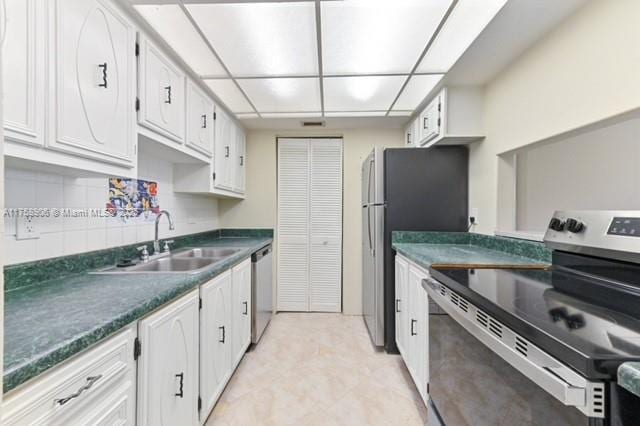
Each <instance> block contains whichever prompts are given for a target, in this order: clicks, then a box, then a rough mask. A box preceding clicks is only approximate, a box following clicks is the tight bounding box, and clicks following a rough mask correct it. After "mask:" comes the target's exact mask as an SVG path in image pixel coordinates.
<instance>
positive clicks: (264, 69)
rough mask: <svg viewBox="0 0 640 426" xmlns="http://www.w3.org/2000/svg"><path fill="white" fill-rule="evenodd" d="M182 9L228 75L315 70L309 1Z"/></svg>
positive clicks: (312, 14) (308, 72) (312, 10)
mask: <svg viewBox="0 0 640 426" xmlns="http://www.w3.org/2000/svg"><path fill="white" fill-rule="evenodd" d="M186 7H187V9H188V10H189V12H190V13H191V15H192V16H193V18H194V20H195V21H196V22H197V23H198V26H199V27H200V28H201V29H202V32H203V33H204V34H205V35H206V37H207V39H208V40H209V42H210V43H211V45H212V46H213V47H214V49H216V52H217V53H218V54H219V55H220V59H221V60H222V61H223V62H224V63H225V65H226V66H227V67H228V68H229V71H230V72H231V73H232V74H233V75H234V76H236V77H238V76H245V77H246V76H281V75H314V74H317V73H318V54H317V50H318V49H317V38H316V21H315V6H314V3H313V2H294V3H291V2H282V3H280V2H275V3H217V4H211V3H210V4H187V5H186Z"/></svg>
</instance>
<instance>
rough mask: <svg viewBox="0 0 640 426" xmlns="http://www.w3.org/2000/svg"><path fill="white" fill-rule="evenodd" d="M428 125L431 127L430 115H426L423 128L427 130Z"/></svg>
mask: <svg viewBox="0 0 640 426" xmlns="http://www.w3.org/2000/svg"><path fill="white" fill-rule="evenodd" d="M427 127H429V117H425V118H424V120H423V122H422V128H423V129H425V130H426V129H427Z"/></svg>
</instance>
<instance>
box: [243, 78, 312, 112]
mask: <svg viewBox="0 0 640 426" xmlns="http://www.w3.org/2000/svg"><path fill="white" fill-rule="evenodd" d="M238 83H239V84H240V86H241V87H242V90H244V91H245V93H246V94H247V96H248V97H249V99H251V102H253V104H254V105H255V106H256V108H257V109H258V111H259V112H260V113H262V112H307V111H320V109H321V108H320V80H319V79H318V78H314V77H310V78H255V79H247V80H238Z"/></svg>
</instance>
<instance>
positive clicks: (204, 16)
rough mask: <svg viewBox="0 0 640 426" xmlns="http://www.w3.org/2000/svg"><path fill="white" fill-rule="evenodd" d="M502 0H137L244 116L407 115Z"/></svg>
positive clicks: (172, 43)
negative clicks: (235, 0)
mask: <svg viewBox="0 0 640 426" xmlns="http://www.w3.org/2000/svg"><path fill="white" fill-rule="evenodd" d="M506 1H507V0H343V1H336V0H290V1H287V0H285V1H283V0H279V1H273V2H268V1H264V0H253V1H251V0H237V2H234V1H232V0H223V1H221V0H210V1H207V0H131V2H132V3H134V4H135V8H136V10H137V11H138V12H139V13H140V14H141V15H142V17H143V18H144V19H145V20H146V21H147V22H148V23H149V24H150V25H151V27H153V29H154V30H155V31H156V32H157V33H158V34H159V35H160V36H161V37H162V38H163V39H164V40H165V41H166V42H167V44H168V45H169V46H171V48H172V49H173V50H175V51H176V53H177V54H178V55H180V57H181V58H182V60H183V61H184V62H185V63H187V64H188V65H189V66H190V67H191V68H192V70H193V71H194V72H195V73H196V74H198V75H199V76H200V77H201V78H202V79H203V81H204V82H205V83H206V84H207V85H208V86H209V87H210V88H211V89H212V90H213V92H214V93H215V94H216V95H217V96H218V98H220V100H221V101H222V102H224V104H225V105H226V106H227V107H228V108H229V109H230V110H231V111H232V112H234V113H235V114H236V116H238V118H243V119H254V118H284V117H290V118H300V117H323V116H324V117H379V116H394V117H400V118H401V117H405V118H406V117H408V116H409V115H411V113H412V112H413V111H414V110H415V108H416V107H418V105H419V104H420V103H421V102H422V101H423V99H424V97H425V96H426V95H427V94H428V93H429V91H430V90H431V89H433V88H434V87H435V86H436V85H437V84H438V82H439V81H440V80H441V79H442V77H443V75H444V74H445V73H446V72H447V71H448V70H449V69H450V68H451V66H452V65H453V64H454V63H455V62H456V60H458V58H459V57H460V56H461V55H462V54H463V53H464V51H465V50H466V49H467V48H468V47H469V45H470V44H471V43H472V42H473V41H474V40H475V39H476V37H477V36H478V35H479V34H480V33H481V32H482V30H483V29H484V28H485V26H486V25H487V23H489V22H490V21H491V19H492V18H493V17H494V16H495V15H496V13H497V12H498V11H499V10H500V9H501V8H502V7H503V6H504V4H505V2H506ZM509 1H513V0H509ZM154 3H155V4H154Z"/></svg>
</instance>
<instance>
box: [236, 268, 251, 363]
mask: <svg viewBox="0 0 640 426" xmlns="http://www.w3.org/2000/svg"><path fill="white" fill-rule="evenodd" d="M232 280H233V296H232V298H231V299H232V310H231V312H232V315H233V319H232V322H233V349H232V354H233V365H234V367H235V366H237V365H238V364H239V363H240V360H241V359H242V356H243V355H244V353H245V351H246V350H247V348H248V347H249V345H250V344H251V259H247V260H245V261H244V262H242V263H241V264H239V265H238V266H236V267H235V268H233V270H232Z"/></svg>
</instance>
